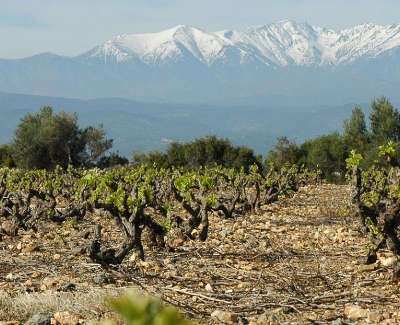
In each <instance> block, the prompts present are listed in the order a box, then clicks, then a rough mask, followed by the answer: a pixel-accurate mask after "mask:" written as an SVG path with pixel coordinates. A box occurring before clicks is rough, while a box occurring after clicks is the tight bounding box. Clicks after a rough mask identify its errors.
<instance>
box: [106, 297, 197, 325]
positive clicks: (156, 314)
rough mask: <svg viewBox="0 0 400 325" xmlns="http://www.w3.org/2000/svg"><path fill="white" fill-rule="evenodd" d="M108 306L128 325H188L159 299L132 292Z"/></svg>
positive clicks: (175, 311) (111, 300)
mask: <svg viewBox="0 0 400 325" xmlns="http://www.w3.org/2000/svg"><path fill="white" fill-rule="evenodd" d="M110 305H111V307H112V309H114V310H115V311H116V312H117V313H118V314H119V316H120V317H121V318H122V319H123V320H124V321H125V323H126V324H128V325H189V324H190V323H189V322H188V321H187V320H185V319H184V318H183V317H182V316H181V315H180V314H179V312H178V311H177V310H176V309H175V308H172V307H166V306H164V305H163V304H162V303H161V301H160V300H159V299H155V298H150V297H142V296H139V295H138V294H137V293H135V292H134V291H132V292H129V293H127V294H126V295H125V296H123V297H121V298H117V299H110Z"/></svg>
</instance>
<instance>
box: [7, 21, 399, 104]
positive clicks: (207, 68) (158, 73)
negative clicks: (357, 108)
mask: <svg viewBox="0 0 400 325" xmlns="http://www.w3.org/2000/svg"><path fill="white" fill-rule="evenodd" d="M399 88H400V24H392V25H377V24H372V23H370V24H363V25H358V26H356V27H354V28H349V29H343V30H341V31H334V30H332V29H327V28H322V27H318V26H311V25H309V24H307V23H296V22H294V21H291V20H285V21H281V22H278V23H273V24H268V25H261V26H256V27H248V28H245V29H241V30H222V31H219V32H207V31H205V30H202V29H198V28H195V27H191V26H186V25H178V26H175V27H174V28H170V29H167V30H165V31H162V32H159V33H150V34H122V35H119V36H116V37H115V38H113V39H112V40H109V41H106V42H104V43H103V44H101V45H98V46H97V47H94V48H92V49H90V50H89V51H87V52H85V53H82V54H80V55H77V56H74V57H66V56H58V55H56V54H53V53H43V54H39V55H35V56H32V57H28V58H25V59H18V60H6V59H0V91H4V92H10V93H30V94H33V95H42V96H56V97H68V98H81V99H91V98H99V97H120V98H128V99H135V100H139V101H151V102H154V101H156V102H167V103H181V104H207V103H210V104H213V105H214V104H216V105H235V104H239V105H242V104H248V105H258V104H263V103H265V102H268V103H269V104H271V105H277V106H281V105H287V106H293V105H299V104H301V105H343V104H346V103H348V102H360V101H365V99H366V98H372V97H377V96H380V95H386V96H388V97H390V98H391V99H392V100H394V101H400V93H399V92H398V89H399Z"/></svg>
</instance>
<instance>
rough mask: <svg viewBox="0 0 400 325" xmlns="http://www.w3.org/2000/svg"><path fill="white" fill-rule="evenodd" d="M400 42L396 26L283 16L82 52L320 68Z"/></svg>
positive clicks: (186, 29)
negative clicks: (334, 25) (317, 22)
mask: <svg viewBox="0 0 400 325" xmlns="http://www.w3.org/2000/svg"><path fill="white" fill-rule="evenodd" d="M398 46H400V24H393V25H386V26H382V25H376V24H363V25H359V26H356V27H354V28H350V29H344V30H340V31H334V30H331V29H326V28H322V27H318V26H311V25H309V24H307V23H296V22H294V21H290V20H285V21H281V22H278V23H273V24H269V25H265V26H259V27H250V28H247V29H244V30H223V31H219V32H207V31H204V30H202V29H198V28H195V27H190V26H184V25H179V26H176V27H174V28H171V29H168V30H165V31H162V32H159V33H151V34H123V35H119V36H117V37H115V38H114V39H112V40H110V41H107V42H105V43H104V44H102V45H100V46H98V47H96V48H94V49H93V50H91V51H89V52H88V53H85V54H84V55H82V57H85V58H88V59H89V58H97V59H101V60H102V61H104V62H105V63H107V62H117V63H121V62H128V61H131V60H134V61H137V60H139V61H141V62H143V63H145V64H148V65H151V66H159V65H163V64H168V63H171V62H172V63H176V62H179V61H180V60H184V59H185V56H188V55H190V56H192V57H194V58H195V59H197V60H198V61H199V62H201V63H203V64H205V65H207V66H212V65H214V64H224V63H236V64H246V63H254V62H257V63H262V64H264V65H266V66H280V67H286V66H293V65H294V66H324V65H333V66H337V65H340V64H346V63H352V62H354V61H357V60H358V59H361V58H367V59H370V58H375V57H377V56H379V55H381V54H382V53H384V52H387V51H390V50H392V49H394V48H396V47H398Z"/></svg>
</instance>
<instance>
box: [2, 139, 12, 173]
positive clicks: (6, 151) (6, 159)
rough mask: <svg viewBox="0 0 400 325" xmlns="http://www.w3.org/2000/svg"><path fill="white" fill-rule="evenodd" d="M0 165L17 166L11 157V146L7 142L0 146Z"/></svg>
mask: <svg viewBox="0 0 400 325" xmlns="http://www.w3.org/2000/svg"><path fill="white" fill-rule="evenodd" d="M0 167H15V163H14V160H13V159H12V157H11V148H10V146H9V145H7V144H3V145H2V146H0Z"/></svg>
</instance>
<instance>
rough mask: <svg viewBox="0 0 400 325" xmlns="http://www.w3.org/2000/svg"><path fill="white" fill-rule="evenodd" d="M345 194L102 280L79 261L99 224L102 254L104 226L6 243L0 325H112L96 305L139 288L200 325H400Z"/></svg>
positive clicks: (314, 197) (156, 255)
mask: <svg viewBox="0 0 400 325" xmlns="http://www.w3.org/2000/svg"><path fill="white" fill-rule="evenodd" d="M348 191H349V189H348V187H347V186H339V185H320V186H308V187H305V188H302V189H301V190H300V191H299V192H298V193H296V194H295V195H294V196H293V197H291V198H286V199H281V200H280V201H279V202H278V203H277V204H272V205H268V206H264V207H262V211H260V212H259V213H258V214H257V215H248V216H237V217H235V219H232V220H224V219H222V218H221V217H218V216H213V217H212V218H211V220H210V224H211V227H210V231H209V238H208V240H207V241H206V242H205V243H201V242H197V241H192V242H185V243H183V244H182V245H181V246H179V245H180V244H181V243H178V245H177V246H179V247H178V249H177V250H176V251H175V252H166V251H157V250H150V249H149V248H146V250H145V252H146V261H145V262H140V261H138V260H137V259H136V258H135V256H131V257H130V258H127V259H126V261H125V262H124V263H123V264H122V265H121V266H119V267H116V268H113V269H109V270H104V269H103V268H102V267H101V266H99V265H97V264H94V263H93V262H92V261H91V260H90V259H89V258H88V257H87V256H86V254H85V253H84V251H83V250H82V244H84V243H85V242H86V241H88V240H89V239H87V237H88V235H90V234H89V233H88V232H87V230H92V229H93V226H94V225H95V224H96V223H98V222H101V223H103V225H104V228H105V231H104V233H103V238H104V239H105V240H107V239H109V240H110V244H112V239H113V238H115V235H117V233H114V232H115V231H116V229H117V227H115V226H112V223H113V221H111V220H108V219H107V218H106V217H99V216H96V217H93V218H91V219H90V220H86V221H85V222H83V223H74V222H72V221H71V222H64V223H63V224H61V225H57V224H49V223H47V224H43V225H42V226H41V227H40V229H39V230H38V231H37V232H33V231H28V232H24V231H21V232H20V234H19V236H17V237H14V238H11V237H6V236H4V237H3V240H2V241H0V320H3V321H12V322H13V323H16V324H19V323H21V324H23V323H24V322H26V321H27V320H28V319H30V318H31V317H32V316H33V315H38V314H41V315H43V317H51V318H52V319H53V320H52V322H53V324H57V323H58V324H78V323H85V322H86V321H88V320H90V319H96V320H98V319H106V318H111V317H113V315H112V313H111V312H110V311H109V310H108V307H107V305H106V304H105V303H104V297H105V296H106V295H107V296H110V295H111V296H117V295H119V294H121V293H122V292H124V290H126V289H127V288H137V289H139V290H140V291H142V292H144V293H148V294H151V295H155V296H159V297H161V298H162V299H163V300H164V301H165V302H166V303H168V304H171V305H174V306H176V307H177V308H179V309H180V310H181V311H182V312H183V313H185V314H186V316H187V317H188V318H190V319H193V320H195V321H196V322H198V323H200V324H248V323H250V324H326V323H332V324H344V323H357V324H365V323H371V324H377V323H380V324H400V286H399V284H398V283H396V282H393V281H392V280H391V266H390V265H391V263H392V262H393V258H392V257H391V256H390V254H389V253H388V252H385V251H383V252H381V254H380V256H379V261H378V262H377V263H376V264H373V265H369V266H365V265H364V264H363V260H364V256H365V248H364V247H365V245H366V244H367V241H366V239H365V238H364V237H363V236H362V235H361V234H360V233H359V232H358V231H357V227H356V221H355V220H352V219H351V218H350V217H349V213H348V210H347V197H348ZM36 317H37V318H38V317H39V316H36ZM0 324H2V323H0ZM10 324H11V323H10ZM31 324H34V322H32V321H31ZM37 324H38V323H37Z"/></svg>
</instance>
